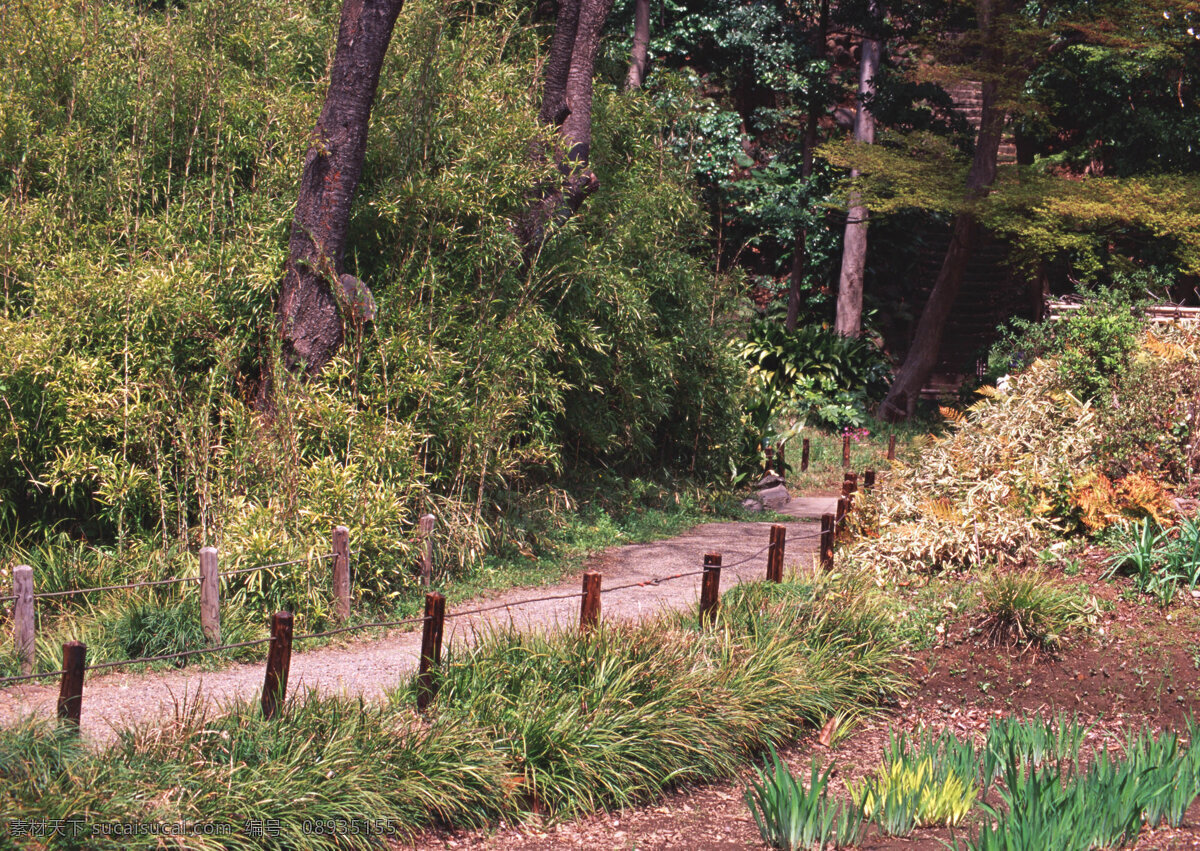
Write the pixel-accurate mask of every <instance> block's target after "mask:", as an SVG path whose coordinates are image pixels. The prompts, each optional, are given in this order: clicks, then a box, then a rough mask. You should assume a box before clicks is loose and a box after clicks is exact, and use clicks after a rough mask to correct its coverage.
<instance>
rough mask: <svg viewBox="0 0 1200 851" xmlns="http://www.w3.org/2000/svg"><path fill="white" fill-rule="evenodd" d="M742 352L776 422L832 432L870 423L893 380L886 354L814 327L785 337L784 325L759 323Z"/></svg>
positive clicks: (867, 342) (859, 339)
mask: <svg viewBox="0 0 1200 851" xmlns="http://www.w3.org/2000/svg"><path fill="white" fill-rule="evenodd" d="M740 352H741V355H742V357H743V358H744V359H745V360H746V362H747V364H748V365H749V367H750V372H751V375H752V376H754V377H756V378H758V379H759V380H760V384H759V387H760V389H759V393H760V396H759V400H758V402H757V404H766V405H767V406H768V407H769V408H770V409H771V411H772V414H773V415H776V416H778V415H780V414H787V415H790V416H793V417H796V418H798V419H799V420H800V421H801V423H810V424H812V425H818V426H827V427H830V428H838V429H840V428H842V427H843V426H853V427H858V426H861V425H863V424H864V423H865V422H867V420H868V419H869V417H870V414H869V413H868V411H869V409H870V407H871V405H872V403H873V402H877V401H878V400H879V399H882V398H883V394H884V393H885V392H886V390H887V383H888V379H889V377H890V374H891V370H890V368H889V366H888V363H887V359H886V357H885V356H884V354H883V352H881V351H880V350H879V348H878V347H876V346H875V344H874V343H872V342H871V341H870V340H868V339H866V338H862V337H843V336H842V335H840V334H837V333H834V331H833V330H832V329H831V328H827V327H825V326H820V325H815V324H814V325H806V326H803V327H800V328H797V329H796V330H794V331H787V330H786V329H785V328H784V326H783V325H782V323H780V322H776V321H771V320H761V319H760V320H756V321H754V322H752V323H751V325H750V329H749V331H748V332H747V334H746V341H745V342H744V343H742V344H741V346H740Z"/></svg>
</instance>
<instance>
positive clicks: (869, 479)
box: [863, 470, 875, 491]
mask: <svg viewBox="0 0 1200 851" xmlns="http://www.w3.org/2000/svg"><path fill="white" fill-rule="evenodd" d="M874 487H875V471H874V470H864V471H863V490H865V491H869V490H872V489H874Z"/></svg>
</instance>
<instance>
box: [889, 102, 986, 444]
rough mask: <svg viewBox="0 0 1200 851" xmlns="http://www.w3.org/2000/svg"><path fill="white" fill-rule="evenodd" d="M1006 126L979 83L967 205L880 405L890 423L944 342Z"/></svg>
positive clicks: (916, 391) (905, 411)
mask: <svg viewBox="0 0 1200 851" xmlns="http://www.w3.org/2000/svg"><path fill="white" fill-rule="evenodd" d="M1003 130H1004V111H1003V110H1002V109H1001V108H1000V107H999V106H998V105H997V103H996V83H995V82H994V81H986V82H984V84H983V115H982V119H981V121H980V125H979V141H978V143H977V144H976V146H975V158H974V160H973V161H972V163H971V170H970V172H969V173H968V175H967V197H966V201H967V207H966V209H965V210H964V211H963V212H961V213H959V214H958V215H957V216H955V218H954V231H953V234H952V236H951V239H950V247H949V248H948V249H947V250H946V258H945V260H943V261H942V268H941V271H940V272H939V273H938V276H937V280H936V281H935V282H934V285H933V290H932V291H931V292H930V293H929V301H928V302H926V304H925V309H924V310H923V311H922V312H921V319H920V321H919V322H918V323H917V330H916V334H915V336H914V337H913V343H912V347H911V348H910V349H909V350H908V355H907V357H905V359H904V363H903V364H902V365H901V367H900V369H899V370H897V372H896V376H895V378H894V379H893V380H892V386H891V388H890V389H889V390H888V394H887V396H886V397H885V398H884V400H883V402H882V403H881V404H880V406H879V417H880V419H884V420H888V421H890V422H898V421H900V420H904V419H907V418H908V417H911V416H912V414H913V411H914V410H915V409H916V405H917V399H918V398H919V397H920V395H921V388H922V387H924V386H925V382H926V381H928V380H929V375H930V373H931V372H933V367H934V366H935V365H936V363H937V357H938V352H939V351H940V349H941V345H942V332H943V331H944V330H945V328H946V320H947V319H948V318H949V317H950V311H951V308H953V306H954V301H955V299H956V298H958V291H959V289H960V288H961V287H962V282H963V277H964V276H965V275H966V271H967V263H968V261H969V260H970V259H971V254H972V252H973V251H974V250H975V244H976V243H977V242H978V238H979V222H978V220H977V219H976V218H975V214H974V212H973V211H972V208H971V205H972V203H973V202H975V201H978V200H980V199H982V198H983V197H984V196H985V195H987V193H988V190H989V188H990V187H991V185H992V182H993V181H994V180H995V179H996V158H997V154H998V152H999V150H1000V136H1001V134H1002V133H1003Z"/></svg>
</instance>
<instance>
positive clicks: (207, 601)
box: [200, 547, 221, 645]
mask: <svg viewBox="0 0 1200 851" xmlns="http://www.w3.org/2000/svg"><path fill="white" fill-rule="evenodd" d="M200 628H201V629H202V630H204V638H205V640H206V641H207V642H208V643H209V644H212V645H217V644H220V643H221V574H220V571H218V569H217V548H216V547H202V548H201V549H200Z"/></svg>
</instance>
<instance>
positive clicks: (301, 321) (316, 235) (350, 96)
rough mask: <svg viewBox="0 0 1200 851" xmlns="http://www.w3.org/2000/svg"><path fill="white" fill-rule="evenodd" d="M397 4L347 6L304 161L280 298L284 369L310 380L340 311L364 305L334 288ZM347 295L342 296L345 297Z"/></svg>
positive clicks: (373, 1)
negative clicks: (349, 302)
mask: <svg viewBox="0 0 1200 851" xmlns="http://www.w3.org/2000/svg"><path fill="white" fill-rule="evenodd" d="M402 5H403V0H345V2H344V3H343V5H342V17H341V24H340V25H339V27H338V40H337V51H336V52H335V53H334V57H333V67H332V68H331V69H330V73H329V90H328V91H327V92H326V93H325V106H324V107H323V108H322V110H321V116H320V118H318V119H317V126H316V128H315V129H314V130H313V135H312V144H311V146H310V147H309V149H308V154H307V155H306V156H305V158H304V172H303V174H302V175H301V177H300V197H299V199H298V200H297V202H296V215H295V218H294V219H293V220H292V232H291V237H290V239H289V240H288V261H287V267H286V270H285V273H284V278H283V285H282V287H281V289H280V294H279V326H280V333H281V335H282V339H283V357H284V362H285V364H286V365H287V367H288V368H289V369H291V370H293V371H303V372H304V373H305V374H308V375H312V374H315V373H316V372H318V371H320V369H321V367H323V366H324V365H325V364H326V363H327V362H328V361H329V359H330V358H331V357H333V355H334V353H335V352H336V351H337V350H338V348H339V347H340V346H341V344H342V339H343V328H342V315H341V312H342V311H341V306H342V305H345V304H346V302H347V297H349V298H350V299H352V300H358V299H369V298H370V296H369V293H366V290H365V286H364V285H362V284H361V282H357V281H356V279H353V278H350V276H348V275H347V276H345V277H346V278H347V279H349V281H351V282H354V283H355V284H356V285H357V287H359V288H360V289H359V291H358V292H355V291H354V287H353V286H351V285H349V284H347V285H343V284H342V283H341V282H340V280H339V279H340V278H341V273H342V259H343V256H344V255H345V250H346V230H347V227H348V226H349V222H350V205H351V202H352V201H353V200H354V192H355V189H356V188H357V187H358V181H359V178H360V177H361V176H362V167H363V158H364V157H365V155H366V150H367V126H368V123H369V121H370V118H371V105H372V104H373V103H374V101H375V90H376V88H377V87H378V85H379V72H380V69H381V68H382V67H383V57H384V54H385V53H386V52H387V47H388V42H389V41H390V40H391V37H392V28H393V27H394V26H395V24H396V17H397V15H399V14H400V8H401V6H402ZM343 289H347V290H348V291H347V292H345V293H344V292H343Z"/></svg>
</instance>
